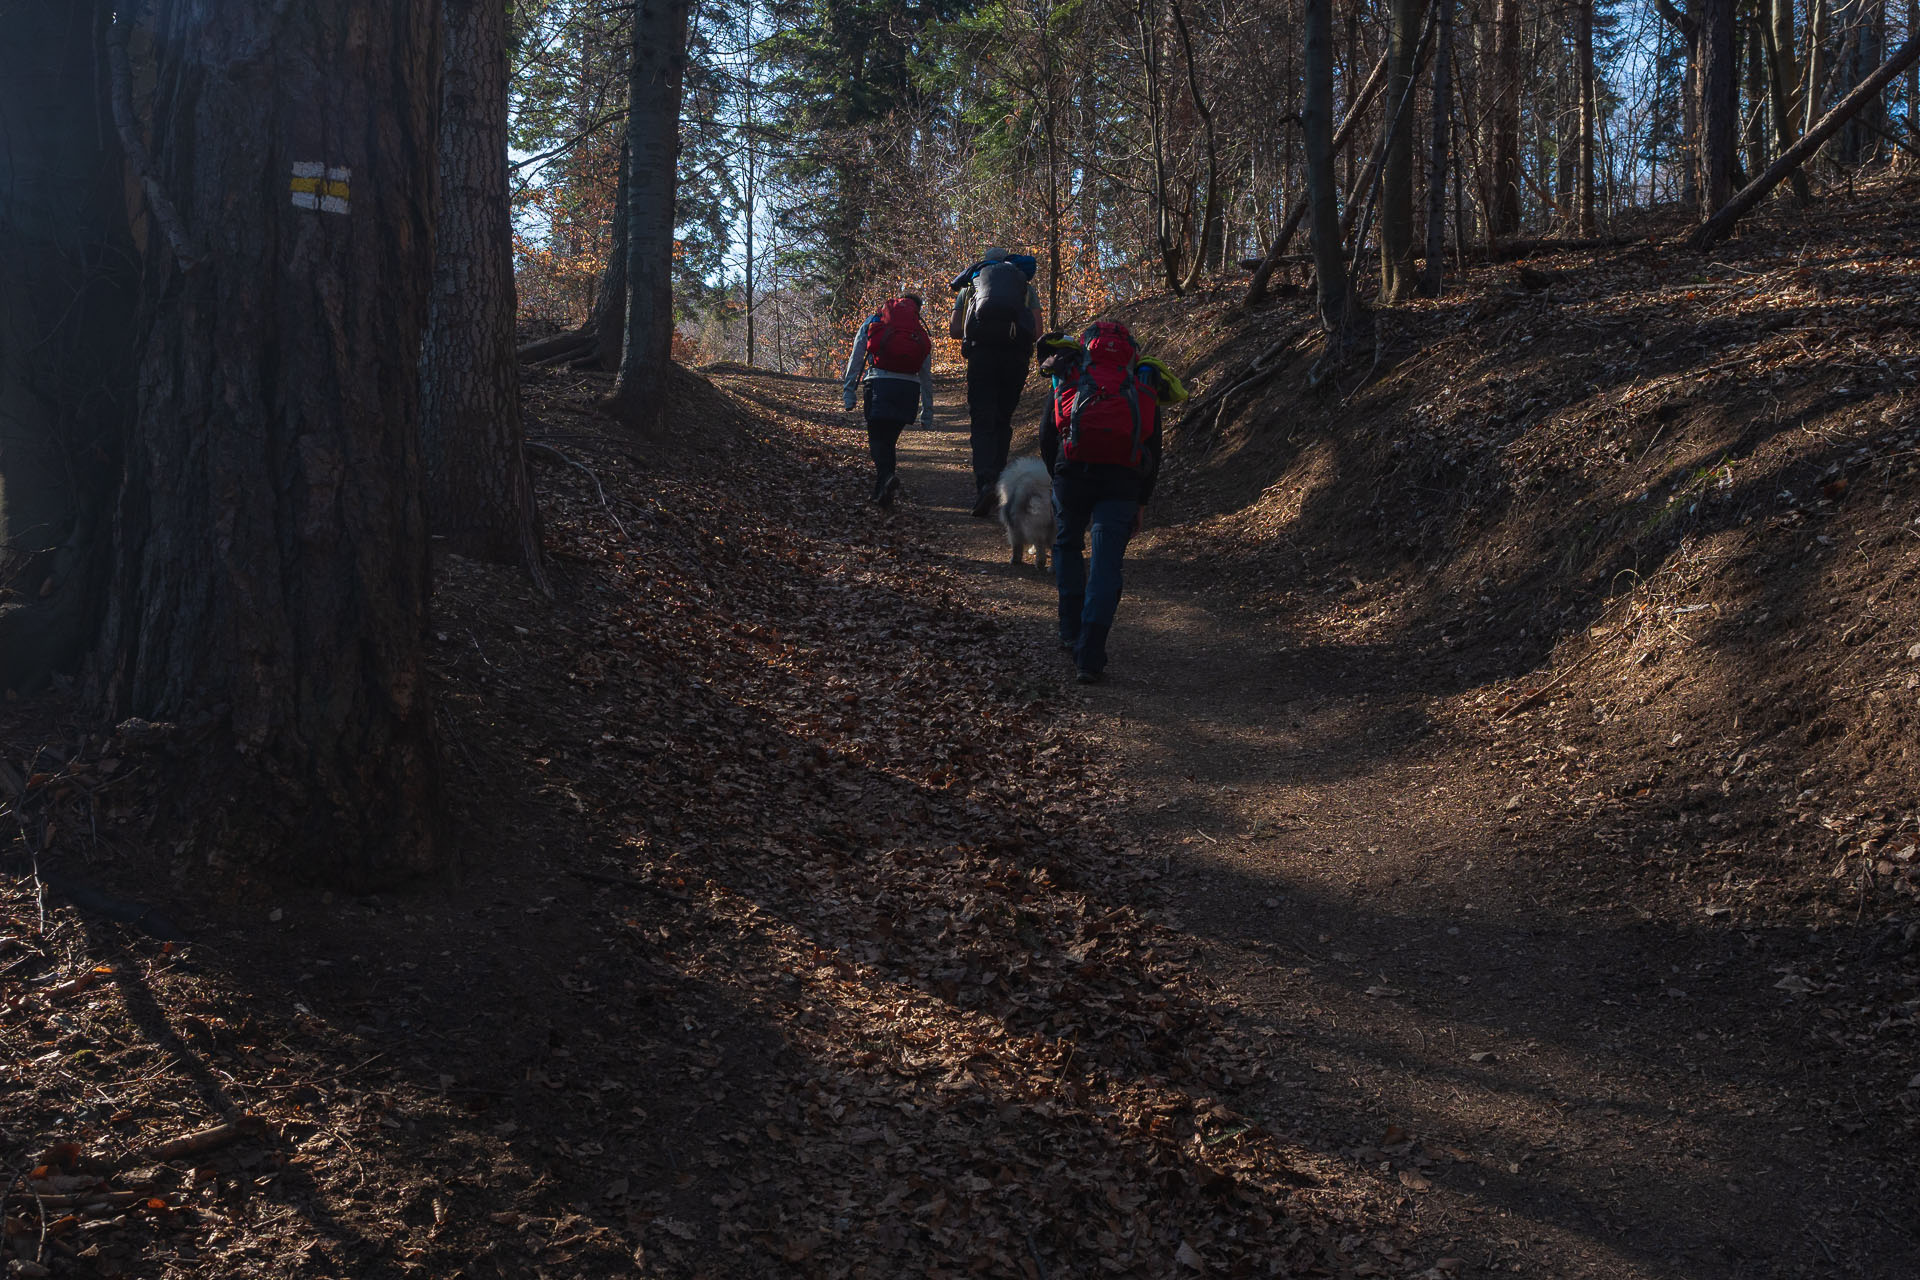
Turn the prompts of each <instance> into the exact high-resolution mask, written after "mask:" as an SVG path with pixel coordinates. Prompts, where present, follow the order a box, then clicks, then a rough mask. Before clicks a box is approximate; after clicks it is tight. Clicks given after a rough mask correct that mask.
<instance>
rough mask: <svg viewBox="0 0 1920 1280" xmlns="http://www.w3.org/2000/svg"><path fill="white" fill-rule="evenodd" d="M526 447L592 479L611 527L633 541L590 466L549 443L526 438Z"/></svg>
mask: <svg viewBox="0 0 1920 1280" xmlns="http://www.w3.org/2000/svg"><path fill="white" fill-rule="evenodd" d="M526 448H528V449H530V450H533V451H535V452H538V453H546V454H551V455H553V457H554V458H556V459H558V460H559V461H561V462H563V463H565V464H566V465H567V466H569V467H572V468H573V469H574V470H576V471H579V472H581V473H582V474H583V475H585V476H586V477H587V479H589V480H591V481H593V491H594V492H595V493H597V494H599V495H600V505H601V507H603V508H604V509H605V510H606V513H607V519H609V520H611V521H613V527H614V528H616V529H618V530H619V531H620V536H621V537H623V538H625V539H626V540H627V541H628V542H632V541H633V535H632V534H630V533H628V532H627V526H626V525H624V524H621V523H620V517H619V516H618V515H617V514H616V513H615V512H614V509H613V504H612V503H611V502H609V501H607V491H606V489H605V488H604V487H603V486H602V485H601V483H600V477H599V476H597V475H595V474H594V473H593V471H592V470H591V469H590V468H588V467H586V466H584V465H582V464H581V463H578V462H575V461H574V460H573V459H572V458H569V457H568V456H567V455H566V454H564V453H562V452H560V451H559V450H558V449H556V448H554V447H553V446H552V445H550V444H541V443H539V442H538V441H536V440H528V441H527V442H526Z"/></svg>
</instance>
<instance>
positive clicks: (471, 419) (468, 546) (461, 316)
mask: <svg viewBox="0 0 1920 1280" xmlns="http://www.w3.org/2000/svg"><path fill="white" fill-rule="evenodd" d="M445 18H446V21H445V28H444V31H443V33H442V34H443V36H444V41H445V55H444V57H443V59H442V77H441V86H440V200H439V206H440V208H439V221H438V225H437V227H436V236H435V244H434V264H433V293H432V299H431V302H430V303H429V310H428V313H427V332H426V338H425V341H424V344H423V347H422V350H421V354H420V436H421V444H422V446H423V449H424V453H425V457H426V464H427V513H428V517H429V519H430V522H431V525H432V528H433V531H434V533H436V534H438V535H440V536H442V537H444V538H445V539H446V540H447V542H446V545H447V547H448V548H449V549H450V550H452V551H455V552H458V553H459V554H461V555H465V556H472V557H474V558H476V559H480V560H491V561H495V562H497V563H501V564H512V563H519V564H524V565H525V566H526V568H527V571H528V572H529V573H530V574H531V575H532V576H533V578H534V580H535V581H536V582H538V583H540V584H541V586H542V587H544V586H545V574H544V572H543V571H542V569H541V555H540V533H539V521H538V517H537V515H536V513H535V511H534V504H533V482H532V480H531V478H530V477H529V476H528V474H527V461H526V457H525V454H524V452H523V451H522V448H521V427H520V367H519V364H518V362H517V361H516V360H515V359H514V343H513V326H514V287H513V227H512V223H511V221H510V217H511V215H510V211H509V209H508V205H507V46H506V20H507V15H506V10H505V9H503V8H502V7H501V6H500V5H499V4H497V3H495V2H494V0H445Z"/></svg>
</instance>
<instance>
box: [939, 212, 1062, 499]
mask: <svg viewBox="0 0 1920 1280" xmlns="http://www.w3.org/2000/svg"><path fill="white" fill-rule="evenodd" d="M1032 265H1033V259H1031V258H1028V257H1024V256H1018V255H1014V254H1010V253H1008V252H1007V251H1006V250H1005V249H1001V248H992V249H988V250H987V251H986V253H985V254H984V255H983V256H982V257H981V260H980V261H979V262H976V263H975V264H974V265H973V266H971V267H968V268H967V269H966V270H965V271H963V272H961V273H960V275H959V276H958V277H956V278H955V280H954V282H953V290H954V299H953V322H952V324H951V325H949V326H948V334H949V336H951V337H953V338H955V339H957V340H958V341H959V343H960V355H961V357H962V358H964V359H965V360H966V362H967V416H968V417H969V418H970V419H971V426H972V431H971V435H972V444H973V486H974V503H973V514H974V515H976V516H990V515H992V514H993V509H994V507H995V506H996V505H997V504H998V502H999V494H998V491H997V490H996V488H995V485H996V484H997V483H998V482H999V479H1000V472H1001V471H1003V470H1004V469H1005V468H1006V465H1007V451H1008V449H1009V448H1010V447H1011V446H1012V444H1013V412H1014V410H1015V409H1016V408H1018V407H1019V404H1020V393H1021V391H1023V390H1024V389H1025V388H1026V385H1027V369H1028V367H1029V366H1030V365H1031V364H1032V363H1033V340H1034V338H1035V337H1036V336H1037V335H1038V334H1039V332H1040V291H1039V289H1037V288H1036V287H1035V286H1034V284H1033V276H1032V273H1031V268H1032Z"/></svg>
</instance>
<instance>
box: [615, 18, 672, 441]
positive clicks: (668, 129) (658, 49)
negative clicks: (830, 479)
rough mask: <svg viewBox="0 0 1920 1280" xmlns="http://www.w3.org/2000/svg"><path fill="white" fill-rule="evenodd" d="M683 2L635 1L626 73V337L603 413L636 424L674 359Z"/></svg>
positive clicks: (650, 411) (654, 406)
mask: <svg viewBox="0 0 1920 1280" xmlns="http://www.w3.org/2000/svg"><path fill="white" fill-rule="evenodd" d="M687 5H688V0H637V3H636V4H635V5H634V10H633V59H632V62H631V64H630V68H629V73H628V75H629V79H628V88H627V94H628V106H627V113H628V114H627V143H628V154H629V156H630V161H629V164H628V173H627V332H626V346H625V348H624V350H623V352H622V354H621V357H620V377H619V380H618V381H617V382H616V383H615V384H614V388H613V395H612V396H611V397H610V398H609V399H608V402H607V408H608V410H609V411H610V412H612V413H613V414H614V415H615V416H617V417H619V418H621V419H622V420H624V421H625V422H627V423H629V424H631V425H634V426H650V425H652V424H653V422H654V420H655V419H656V417H657V415H658V413H659V411H660V407H661V402H662V400H663V398H664V397H663V395H662V392H663V391H664V390H665V387H666V378H667V373H668V369H669V366H670V365H671V363H672V360H673V228H674V198H675V195H676V193H677V190H678V187H679V174H678V166H679V160H680V90H681V85H682V83H683V82H684V80H685V77H686V67H687Z"/></svg>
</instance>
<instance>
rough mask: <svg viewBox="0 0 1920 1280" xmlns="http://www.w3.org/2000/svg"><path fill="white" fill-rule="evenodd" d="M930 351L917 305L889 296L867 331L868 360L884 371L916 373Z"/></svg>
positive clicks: (925, 328)
mask: <svg viewBox="0 0 1920 1280" xmlns="http://www.w3.org/2000/svg"><path fill="white" fill-rule="evenodd" d="M932 350H933V339H932V338H930V337H928V336H927V326H926V325H925V324H923V323H922V322H921V320H920V304H919V303H917V302H915V301H914V300H913V299H912V298H891V299H889V300H888V301H887V305H886V306H884V307H881V308H880V312H879V314H878V315H876V316H875V317H874V322H873V327H871V328H870V329H868V330H867V360H868V362H869V363H871V364H872V365H873V367H874V368H876V369H881V370H884V371H885V372H887V373H911V374H917V373H919V372H920V366H921V365H923V364H925V363H926V362H927V353H928V352H930V351H932Z"/></svg>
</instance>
